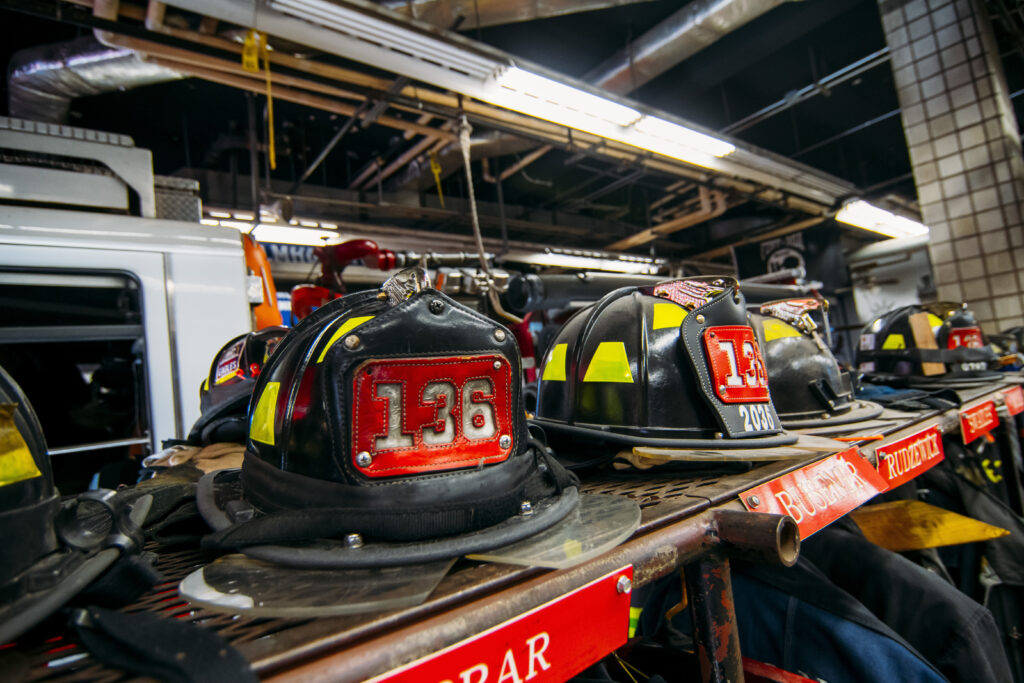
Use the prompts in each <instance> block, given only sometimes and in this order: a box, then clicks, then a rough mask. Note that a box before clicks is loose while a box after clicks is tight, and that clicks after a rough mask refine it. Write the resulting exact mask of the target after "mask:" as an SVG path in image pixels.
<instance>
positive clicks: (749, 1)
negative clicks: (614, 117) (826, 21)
mask: <svg viewBox="0 0 1024 683" xmlns="http://www.w3.org/2000/svg"><path fill="white" fill-rule="evenodd" d="M789 1H790V0H696V1H695V2H691V3H689V4H687V5H686V6H685V7H683V8H682V9H680V10H678V11H676V12H674V13H673V14H672V15H671V16H669V17H668V18H667V19H665V20H664V21H662V22H661V23H660V24H658V25H657V26H655V27H654V28H652V29H650V30H649V31H647V32H646V33H644V34H643V35H642V36H640V37H639V38H637V39H636V40H634V41H633V42H632V43H630V44H629V45H627V46H626V47H625V48H623V49H622V50H619V51H618V52H616V53H615V54H614V55H612V56H611V57H610V58H608V59H607V60H606V61H605V62H603V63H602V64H601V65H599V66H598V67H596V68H594V69H592V70H591V71H590V72H588V73H587V74H586V75H585V76H584V77H583V80H585V81H587V82H589V83H593V84H594V85H596V86H599V87H601V88H604V89H606V90H609V91H611V92H613V93H618V94H620V95H624V94H627V93H630V92H632V91H634V90H636V89H637V88H639V87H640V86H642V85H643V84H645V83H647V82H648V81H651V80H653V79H655V78H657V77H658V76H660V75H661V74H663V73H664V72H666V71H668V70H669V69H671V68H672V67H673V66H675V65H676V64H679V63H680V62H682V61H683V60H685V59H687V58H689V57H691V56H693V55H694V54H696V53H697V52H699V51H701V50H703V49H704V48H705V47H707V46H708V45H710V44H711V43H713V42H715V41H716V40H718V39H719V38H721V37H722V36H724V35H726V34H728V33H731V32H732V31H735V30H736V29H738V28H739V27H741V26H743V25H744V24H747V23H749V22H750V21H752V20H754V19H756V18H757V17H759V16H761V15H762V14H764V13H765V12H767V11H769V10H772V9H774V8H776V7H778V6H779V5H781V4H783V3H784V2H789Z"/></svg>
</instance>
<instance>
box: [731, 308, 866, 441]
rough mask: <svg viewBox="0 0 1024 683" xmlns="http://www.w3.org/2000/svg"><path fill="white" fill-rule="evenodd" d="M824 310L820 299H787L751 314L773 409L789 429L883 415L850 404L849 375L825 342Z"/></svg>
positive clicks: (851, 387) (851, 383)
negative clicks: (762, 354)
mask: <svg viewBox="0 0 1024 683" xmlns="http://www.w3.org/2000/svg"><path fill="white" fill-rule="evenodd" d="M826 306H827V301H824V300H821V299H814V298H804V299H787V300H782V301H772V302H769V303H765V304H761V306H760V308H759V309H758V310H759V312H758V313H751V314H750V323H751V325H752V326H753V328H754V332H755V334H756V336H757V339H758V342H759V343H760V345H761V351H762V352H763V353H764V360H765V365H767V367H768V386H769V387H770V388H771V392H772V399H773V401H774V403H775V409H776V410H777V411H778V413H779V417H780V418H781V419H782V424H783V425H784V426H785V427H786V428H788V429H805V428H811V427H830V426H834V425H845V424H849V423H853V422H860V421H862V420H870V419H873V418H875V417H878V416H879V415H880V414H881V413H882V406H880V405H878V404H877V403H871V402H870V401H858V400H857V399H855V398H854V380H853V378H852V377H851V375H850V372H849V371H848V370H843V369H841V368H840V367H839V363H838V362H837V361H836V358H835V356H834V355H832V350H831V349H830V348H829V347H828V344H827V343H826V341H825V339H826V338H825V335H824V334H823V328H824V327H827V319H825V318H824V316H825V315H827V314H826V313H825V307H826ZM816 314H821V317H818V316H817V315H816Z"/></svg>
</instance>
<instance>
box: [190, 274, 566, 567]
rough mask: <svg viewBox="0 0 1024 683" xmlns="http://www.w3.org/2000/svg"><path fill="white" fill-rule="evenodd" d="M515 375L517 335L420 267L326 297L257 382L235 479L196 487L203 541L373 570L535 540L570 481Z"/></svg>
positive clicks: (260, 554)
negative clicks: (540, 436)
mask: <svg viewBox="0 0 1024 683" xmlns="http://www.w3.org/2000/svg"><path fill="white" fill-rule="evenodd" d="M521 373H522V368H521V361H520V356H519V349H518V346H517V345H516V341H515V338H514V337H513V335H512V334H511V332H509V331H508V330H507V329H506V328H504V327H502V326H501V325H499V324H497V323H495V322H493V321H491V320H490V319H488V318H487V317H485V316H484V315H482V314H480V313H478V312H476V311H474V310H472V309H470V308H467V307H466V306H463V305H461V304H459V303H457V302H456V301H454V300H452V299H450V298H448V297H447V296H445V295H444V294H442V293H441V292H438V291H437V290H435V289H432V288H431V287H430V285H429V283H428V282H427V281H426V275H425V273H424V272H423V271H422V270H420V269H418V268H413V269H409V270H405V271H402V272H400V273H399V274H398V275H396V276H395V277H393V278H391V280H389V281H388V282H386V283H385V284H384V286H383V287H382V289H381V290H380V291H367V292H358V293H354V294H349V295H347V296H344V297H342V298H340V299H337V300H335V301H332V302H329V303H327V304H325V305H324V306H323V307H321V308H319V309H317V310H316V311H314V312H313V313H312V314H311V315H310V316H309V317H307V318H306V319H304V320H303V321H302V322H301V323H300V324H299V325H297V326H296V327H295V328H293V329H292V331H291V332H290V333H289V334H288V336H287V337H285V339H284V340H283V341H282V342H281V344H280V345H279V347H278V349H277V351H276V352H275V354H274V355H273V357H271V359H270V362H269V363H268V364H267V365H266V366H265V367H264V368H263V371H262V372H261V373H260V375H259V378H258V379H257V383H256V388H255V391H254V392H253V403H252V405H251V408H250V411H249V413H250V422H249V439H248V446H247V450H246V453H245V459H244V464H243V466H242V468H241V470H230V471H224V472H219V473H214V474H212V475H207V477H205V478H204V479H203V480H201V482H200V484H199V492H198V502H199V507H200V511H201V513H202V514H203V516H204V518H205V519H206V521H207V522H208V523H209V524H210V525H211V526H212V527H213V528H214V529H215V533H214V534H213V535H212V536H210V537H208V538H207V540H206V543H207V545H208V546H211V547H217V548H220V549H238V550H240V551H241V552H244V553H246V554H248V555H250V556H252V557H256V558H258V559H263V560H267V561H270V562H275V563H278V564H286V565H291V566H302V567H320V568H329V567H338V568H341V567H373V566H390V565H400V564H412V563H419V562H426V561H432V560H437V559H443V558H449V557H456V556H459V555H462V554H465V553H470V552H477V551H481V550H485V549H489V548H493V547H497V546H501V545H505V544H508V543H511V542H513V541H517V540H520V539H522V538H525V537H527V536H530V535H533V534H535V533H538V532H540V531H543V530H544V529H546V528H548V527H549V526H551V525H553V524H554V523H556V522H557V521H559V520H561V519H562V518H563V517H564V516H565V515H566V514H568V512H569V511H571V510H572V509H573V507H574V506H575V504H576V501H577V498H578V492H577V483H576V479H575V476H574V475H572V474H570V473H568V472H567V471H565V470H564V468H562V467H561V466H560V465H559V464H558V462H557V461H555V460H554V458H553V457H551V456H550V455H549V454H548V452H547V449H546V448H544V447H543V445H542V444H540V443H539V442H536V441H535V440H533V439H531V437H530V435H529V432H528V431H527V425H526V414H525V410H524V406H523V399H522V390H521V377H522V374H521Z"/></svg>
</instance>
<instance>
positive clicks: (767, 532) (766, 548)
mask: <svg viewBox="0 0 1024 683" xmlns="http://www.w3.org/2000/svg"><path fill="white" fill-rule="evenodd" d="M714 526H715V528H716V529H717V532H718V543H719V544H720V546H721V550H722V551H723V552H724V553H725V555H726V556H728V557H734V558H736V559H740V560H747V561H750V562H765V563H769V564H779V565H782V566H784V567H792V566H793V565H794V564H796V560H797V558H798V557H799V556H800V528H799V527H798V526H797V524H796V522H795V521H793V518H792V517H789V516H787V515H771V514H762V513H757V512H740V511H738V510H718V511H716V512H715V524H714Z"/></svg>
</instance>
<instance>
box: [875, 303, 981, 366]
mask: <svg viewBox="0 0 1024 683" xmlns="http://www.w3.org/2000/svg"><path fill="white" fill-rule="evenodd" d="M997 364H998V361H997V358H996V355H995V352H994V351H992V348H991V347H990V346H988V345H986V344H985V341H984V338H983V337H982V334H981V328H980V327H979V326H978V322H977V320H976V319H975V317H974V314H973V313H972V312H971V311H970V310H968V308H967V304H964V303H955V302H948V301H942V302H937V303H931V304H912V305H910V306H903V307H901V308H897V309H896V310H894V311H890V312H889V313H886V314H885V315H882V316H879V317H878V318H875V319H874V320H872V321H871V322H870V323H868V324H867V325H866V326H865V327H864V329H863V330H861V334H860V341H859V344H858V348H857V367H858V369H859V370H860V371H861V372H863V373H864V374H865V376H866V377H867V378H868V379H870V380H871V381H900V382H902V383H909V384H921V383H922V382H925V383H933V382H939V383H946V384H948V383H950V382H953V383H956V382H971V381H978V380H979V379H984V378H986V377H991V376H995V375H996V373H993V372H990V371H991V370H992V369H994V368H995V367H997Z"/></svg>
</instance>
